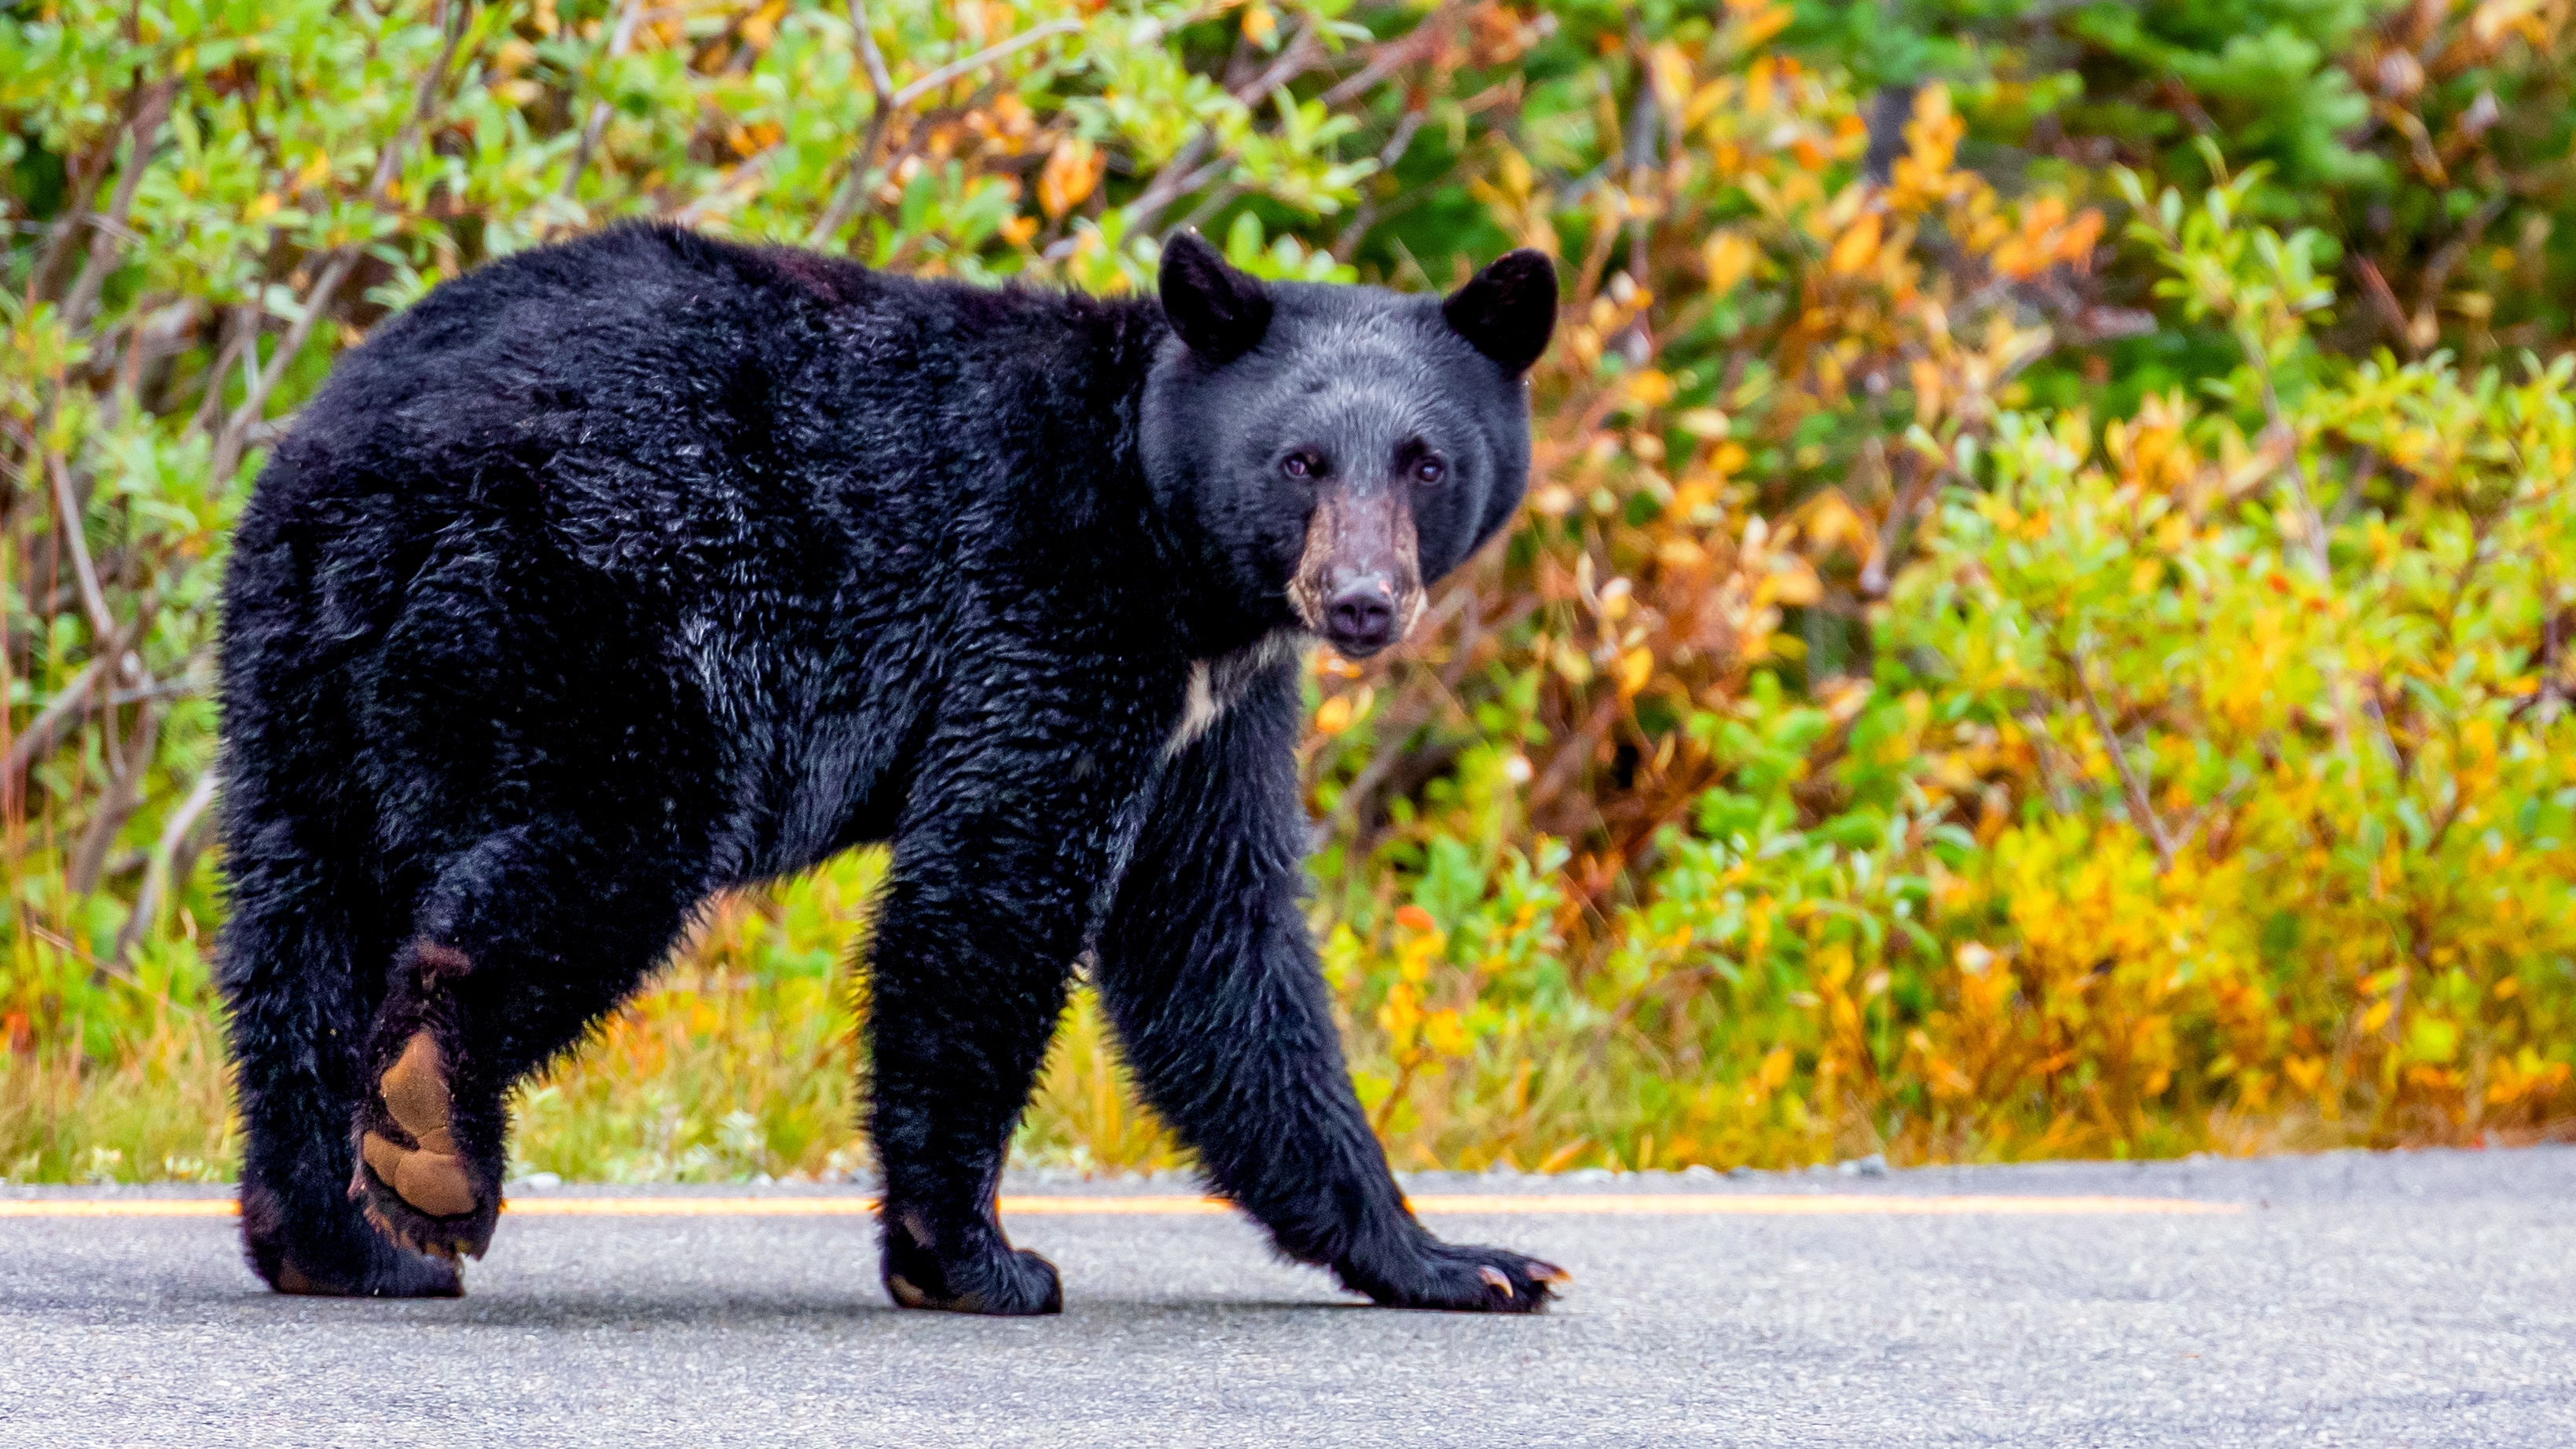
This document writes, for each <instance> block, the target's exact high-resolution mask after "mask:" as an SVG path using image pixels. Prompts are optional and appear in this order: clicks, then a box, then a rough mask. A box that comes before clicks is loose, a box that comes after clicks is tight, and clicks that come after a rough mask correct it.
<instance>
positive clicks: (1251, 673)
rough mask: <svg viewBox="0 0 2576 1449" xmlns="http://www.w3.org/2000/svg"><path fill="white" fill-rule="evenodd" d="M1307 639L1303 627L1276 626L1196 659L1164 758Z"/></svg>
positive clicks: (1183, 745)
mask: <svg viewBox="0 0 2576 1449" xmlns="http://www.w3.org/2000/svg"><path fill="white" fill-rule="evenodd" d="M1306 642H1307V636H1306V635H1305V634H1304V633H1303V632H1302V631H1299V630H1295V629H1277V630H1273V631H1272V632H1270V633H1268V634H1265V635H1263V636H1262V637H1261V639H1260V640H1259V641H1258V642H1256V643H1253V644H1249V645H1246V646H1245V647H1243V648H1241V649H1237V650H1235V651H1234V652H1233V653H1231V654H1225V655H1220V656H1218V657H1217V658H1214V659H1200V660H1195V661H1193V662H1192V663H1191V665H1190V677H1189V682H1188V683H1187V684H1185V685H1183V686H1182V688H1181V716H1180V719H1179V721H1178V722H1177V723H1175V724H1174V725H1173V726H1172V733H1171V735H1170V737H1169V738H1167V739H1165V740H1164V741H1163V758H1165V759H1167V760H1168V759H1171V758H1173V757H1174V756H1176V755H1178V754H1180V753H1181V751H1183V750H1186V749H1188V748H1189V747H1190V746H1191V745H1192V744H1193V743H1195V742H1196V741H1197V740H1198V738H1199V736H1201V735H1203V734H1206V733H1207V732H1208V731H1209V730H1211V729H1213V728H1215V727H1216V722H1217V721H1218V720H1221V719H1223V718H1225V712H1226V711H1227V710H1228V709H1230V708H1232V707H1233V706H1234V705H1235V703H1236V702H1237V701H1239V700H1241V699H1242V698H1243V696H1244V695H1245V694H1246V693H1248V692H1250V690H1251V689H1252V683H1253V681H1254V680H1256V679H1258V678H1260V677H1261V673H1262V671H1263V670H1265V669H1269V668H1271V667H1273V666H1275V665H1280V664H1286V663H1289V662H1291V661H1293V660H1295V659H1296V657H1297V654H1298V651H1300V650H1301V649H1303V648H1304V647H1305V645H1306Z"/></svg>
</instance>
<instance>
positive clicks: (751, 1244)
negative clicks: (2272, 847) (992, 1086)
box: [0, 1148, 2576, 1449]
mask: <svg viewBox="0 0 2576 1449" xmlns="http://www.w3.org/2000/svg"><path fill="white" fill-rule="evenodd" d="M1411 1189H1412V1191H1413V1192H1414V1194H1415V1195H1416V1198H1417V1201H1419V1202H1421V1203H1422V1204H1424V1205H1425V1207H1426V1209H1427V1211H1426V1217H1427V1218H1429V1220H1430V1221H1431V1222H1432V1224H1433V1226H1434V1227H1435V1229H1437V1230H1438V1231H1440V1232H1442V1233H1444V1234H1446V1235H1449V1236H1452V1237H1458V1238H1464V1239H1471V1240H1480V1241H1488V1242H1501V1243H1507V1244H1509V1245H1510V1246H1512V1247H1515V1248H1519V1249H1521V1250H1523V1251H1526V1252H1530V1253H1534V1254H1537V1255H1540V1256H1542V1257H1545V1258H1548V1259H1550V1260H1552V1261H1554V1262H1558V1263H1561V1264H1564V1265H1565V1266H1566V1267H1568V1268H1569V1269H1571V1270H1572V1271H1573V1272H1574V1274H1575V1282H1574V1283H1573V1284H1572V1286H1571V1288H1570V1289H1569V1291H1568V1292H1567V1295H1566V1297H1565V1299H1564V1301H1563V1302H1562V1303H1561V1304H1560V1305H1559V1306H1558V1307H1557V1308H1556V1309H1554V1310H1553V1311H1551V1312H1550V1313H1548V1314H1546V1315H1545V1316H1543V1317H1538V1318H1514V1319H1493V1318H1480V1317H1467V1316H1450V1315H1426V1314H1410V1313H1393V1312H1386V1311H1381V1310H1376V1309H1370V1308H1365V1307H1355V1306H1352V1305H1351V1301H1350V1300H1349V1299H1347V1298H1346V1297H1345V1296H1344V1295H1342V1294H1340V1293H1338V1292H1337V1291H1335V1290H1334V1288H1333V1287H1332V1285H1331V1284H1330V1283H1329V1282H1328V1281H1327V1280H1326V1279H1325V1278H1324V1277H1323V1276H1322V1275H1321V1274H1319V1273H1316V1272H1314V1271H1312V1270H1308V1269H1302V1268H1295V1267H1290V1266H1286V1265H1282V1264H1279V1263H1277V1262H1274V1261H1273V1260H1271V1259H1270V1258H1269V1257H1268V1255H1267V1254H1266V1252H1265V1251H1264V1249H1263V1246H1262V1244H1261V1241H1260V1239H1259V1238H1258V1236H1257V1235H1256V1234H1255V1233H1254V1231H1253V1230H1252V1229H1251V1228H1250V1227H1249V1226H1247V1225H1246V1224H1245V1223H1244V1222H1242V1221H1241V1220H1240V1219H1238V1218H1235V1217H1232V1216H1228V1215H1224V1214H1221V1213H1208V1212H1195V1211H1189V1210H1188V1209H1189V1208H1191V1207H1192V1205H1193V1204H1192V1202H1191V1200H1190V1199H1188V1198H1186V1197H1175V1196H1174V1194H1176V1193H1180V1192H1183V1191H1185V1189H1184V1188H1183V1187H1182V1185H1180V1184H1177V1183H1171V1182H1166V1183H1162V1184H1155V1185H1143V1186H1139V1185H1136V1184H1125V1185H1095V1186H1085V1185H1081V1184H1068V1183H1062V1182H1033V1181H1027V1180H1015V1181H1014V1182H1013V1183H1012V1184H1010V1185H1009V1186H1008V1187H1007V1188H1006V1191H1008V1192H1010V1193H1012V1194H1013V1195H1014V1196H1015V1197H1018V1196H1027V1195H1038V1196H1039V1197H1040V1198H1041V1200H1040V1201H1038V1202H1035V1203H1031V1204H1027V1205H1025V1207H1024V1208H1023V1210H1021V1211H1018V1212H1013V1213H1011V1214H1010V1215H1009V1217H1010V1227H1011V1230H1012V1233H1013V1235H1014V1237H1015V1238H1016V1239H1017V1240H1018V1241H1019V1242H1020V1243H1021V1244H1022V1245H1023V1246H1027V1247H1034V1248H1037V1249H1039V1250H1040V1251H1042V1252H1045V1253H1046V1254H1047V1255H1048V1256H1050V1257H1051V1258H1053V1259H1054V1261H1055V1262H1056V1264H1057V1265H1058V1266H1059V1267H1060V1268H1061V1269H1062V1270H1063V1274H1064V1284H1065V1298H1066V1311H1065V1313H1064V1315H1063V1316H1062V1317H1058V1318H1049V1319H1037V1320H1015V1321H999V1320H990V1319H974V1318H961V1317H953V1316H948V1315H941V1314H919V1313H905V1312H898V1311H896V1310H894V1309H893V1308H891V1307H890V1306H889V1305H888V1304H887V1302H886V1300H885V1297H884V1295H883V1293H882V1291H881V1290H880V1289H879V1287H878V1286H877V1276H876V1268H875V1262H874V1252H873V1248H872V1245H871V1241H870V1233H869V1223H868V1220H867V1219H866V1217H865V1216H863V1215H861V1214H860V1213H858V1212H856V1211H854V1210H853V1209H856V1208H858V1207H859V1206H860V1205H861V1204H860V1201H859V1194H858V1193H857V1192H856V1191H855V1190H854V1189H839V1190H832V1189H803V1190H801V1191H800V1190H796V1189H785V1188H780V1189H746V1188H712V1189H658V1190H655V1189H632V1188H628V1189H605V1188H594V1189H569V1188H568V1189H559V1190H554V1191H550V1192H545V1193H536V1192H524V1193H522V1194H520V1195H519V1196H518V1197H517V1198H516V1199H514V1201H516V1202H517V1203H518V1204H520V1206H521V1207H522V1208H524V1209H525V1210H524V1211H522V1210H517V1209H514V1211H513V1213H512V1214H511V1215H510V1216H507V1217H505V1218H504V1219H503V1220H502V1223H501V1230H500V1233H499V1236H498V1238H497V1239H496V1241H495V1243H494V1247H493V1251H492V1254H491V1256H490V1257H489V1258H488V1259H486V1260H485V1261H483V1262H481V1263H478V1264H471V1265H469V1267H468V1273H467V1289H468V1296H467V1297H466V1298H464V1299H462V1300H456V1301H445V1302H412V1303H379V1302H349V1301H331V1300H315V1299H295V1298H281V1297H276V1296H273V1295H270V1294H268V1293H266V1292H264V1291H261V1290H260V1288H259V1287H258V1285H257V1284H256V1283H255V1282H254V1280H253V1279H252V1278H251V1277H250V1275H249V1273H248V1271H247V1270H246V1269H245V1268H244V1267H243V1266H242V1265H241V1263H240V1260H239V1258H238V1256H237V1254H236V1252H235V1250H234V1246H233V1229H234V1224H233V1222H232V1221H231V1220H230V1219H229V1218H225V1217H221V1216H215V1215H213V1214H215V1213H218V1212H221V1211H222V1210H223V1209H222V1207H221V1204H219V1203H208V1202H205V1201H203V1200H202V1198H203V1190H200V1193H199V1197H200V1200H199V1201H197V1202H195V1203H189V1202H186V1201H179V1202H176V1203H175V1204H174V1203H173V1201H172V1198H171V1195H170V1193H169V1191H168V1190H162V1191H161V1192H157V1193H156V1192H150V1191H146V1190H139V1189H126V1190H123V1191H121V1192H109V1193H104V1194H103V1193H102V1191H101V1190H97V1189H91V1190H71V1189H51V1190H47V1189H28V1188H17V1189H7V1188H0V1443H5V1444H12V1445H15V1444H43V1445H122V1444H132V1445H149V1446H154V1449H178V1446H192V1445H201V1444H203V1445H214V1444H261V1445H307V1444H312V1445H325V1444H328V1445H342V1444H345V1445H362V1446H405V1449H412V1446H432V1445H448V1444H460V1445H478V1444H496V1445H497V1444H509V1445H513V1446H517V1445H554V1444H567V1445H569V1444H604V1445H615V1446H619V1449H637V1446H643V1445H652V1444H686V1445H702V1444H745V1445H762V1446H766V1445H803V1444H816V1445H825V1444H828V1445H833V1446H862V1445H877V1444H885V1445H904V1446H941V1445H1057V1444H1076V1445H1106V1446H1128V1445H1190V1446H1198V1445H1270V1444H1278V1445H1300V1446H1304V1445H1339V1444H1354V1445H1357V1444H1368V1445H1417V1444H1418V1445H1485V1444H1493V1445H1513V1446H1521V1445H1558V1444H1565V1445H1576V1444H1580V1445H1657V1444H1688V1445H1732V1444H1747V1445H1767V1444H1783V1445H1846V1444H1847V1445H1871V1446H1877V1445H1897V1444H1931V1445H1989V1444H1994V1445H2003V1444H2009V1445H2084V1446H2096V1445H2158V1446H2163V1445H2178V1446H2180V1445H2187V1446H2216V1445H2272V1444H2347V1445H2374V1446H2375V1445H2419V1446H2429V1445H2462V1446H2468V1445H2476V1446H2517V1445H2529V1446H2549V1449H2566V1446H2570V1445H2576V1149H2571V1148H2540V1149H2532V1150H2527V1151H2519V1152H2502V1151H2499V1152H2470V1153H2416V1154H2400V1155H2393V1156H2364V1155H2360V1154H2335V1155H2330V1156H2324V1157H2311V1158H2288V1159H2274V1160H2269V1161H2260V1162H2222V1161H2195V1162H2185V1163H2163V1164H2152V1165H2143V1166H2132V1165H2126V1164H2079V1165H2054V1166H2035V1167H2015V1168H1981V1169H1961V1170H1926V1171H1918V1172H1898V1173H1895V1174H1892V1175H1886V1176H1862V1175H1857V1174H1850V1173H1832V1172H1822V1173H1814V1172H1811V1173H1795V1174H1776V1175H1774V1174H1756V1175H1753V1176H1750V1177H1743V1176H1738V1177H1729V1178H1720V1179H1714V1180H1711V1179H1706V1178H1698V1177H1692V1178H1682V1177H1664V1176H1660V1175H1653V1174H1649V1175H1643V1176H1639V1177H1632V1178H1624V1179H1617V1180H1609V1181H1603V1180H1598V1179H1593V1180H1568V1179H1563V1178H1559V1179H1551V1180H1546V1181H1541V1180H1537V1179H1528V1178H1522V1179H1508V1178H1505V1179H1497V1178H1491V1177H1485V1178H1465V1177H1447V1176H1441V1175H1436V1174H1435V1175H1425V1176H1424V1177H1422V1178H1418V1179H1414V1180H1412V1182H1411ZM641 1193H652V1194H655V1196H653V1197H652V1198H651V1199H650V1200H647V1201H643V1202H637V1201H634V1199H635V1198H636V1197H637V1196H638V1194H641ZM603 1197H607V1198H612V1199H623V1200H624V1201H623V1203H622V1205H621V1204H620V1203H619V1202H610V1203H607V1204H605V1206H606V1207H607V1208H608V1209H609V1210H608V1211H605V1212H585V1211H580V1210H579V1209H580V1208H581V1207H582V1206H584V1205H585V1204H587V1205H588V1206H590V1207H593V1208H597V1207H601V1206H603V1205H602V1204H601V1203H600V1202H599V1201H598V1200H599V1199H601V1198H603ZM747 1197H756V1198H757V1201H755V1202H751V1203H749V1204H746V1202H745V1199H746V1198H747ZM1140 1197H1141V1198H1142V1199H1145V1200H1140ZM674 1198H677V1199H680V1201H676V1202H675V1201H673V1200H672V1199H674ZM709 1199H715V1200H714V1201H709ZM1103 1199H1110V1201H1106V1202H1104V1201H1103ZM2106 1200H2111V1201H2106ZM138 1204H139V1206H138ZM549 1209H550V1210H549ZM750 1209H758V1211H752V1210H750ZM1110 1209H1124V1210H1110ZM174 1214H189V1215H174Z"/></svg>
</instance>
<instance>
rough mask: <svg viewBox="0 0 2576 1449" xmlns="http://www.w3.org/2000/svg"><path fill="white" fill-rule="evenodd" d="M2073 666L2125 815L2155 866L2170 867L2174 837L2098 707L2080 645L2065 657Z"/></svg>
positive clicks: (2108, 719) (2099, 705) (2098, 701)
mask: <svg viewBox="0 0 2576 1449" xmlns="http://www.w3.org/2000/svg"><path fill="white" fill-rule="evenodd" d="M2068 662H2069V663H2070V664H2072V665H2073V666H2074V670H2075V687H2076V689H2078V690H2079V691H2081V692H2082V693H2083V695H2084V712H2085V713H2086V714H2088V715H2090V716H2092V718H2093V729H2094V732H2095V733H2096V734H2099V735H2100V736H2101V737H2102V748H2103V749H2105V750H2107V751H2109V752H2110V755H2111V763H2112V764H2113V765H2115V766H2117V767H2118V768H2119V771H2120V789H2121V791H2122V793H2123V794H2125V795H2126V796H2127V797H2128V804H2129V818H2130V820H2131V821H2132V822H2133V823H2135V824H2136V825H2137V827H2138V829H2139V831H2140V832H2141V833H2142V834H2144V835H2145V836H2146V837H2147V843H2148V844H2150V845H2152V846H2154V847H2155V848H2156V869H2157V870H2158V871H2159V872H2164V871H2170V870H2172V869H2173V864H2174V849H2175V847H2174V839H2173V836H2172V835H2171V834H2170V833H2168V832H2167V831H2166V829H2165V823H2164V821H2163V820H2161V819H2159V818H2158V817H2157V815H2156V806H2155V801H2154V800H2153V799H2151V798H2150V797H2149V796H2148V794H2147V782H2146V781H2145V780H2143V779H2141V778H2139V776H2138V772H2137V770H2136V768H2135V767H2134V766H2132V765H2130V763H2129V752H2128V749H2127V747H2125V746H2123V745H2122V744H2121V743H2120V736H2119V734H2118V732H2116V731H2114V730H2113V729H2112V728H2111V717H2110V716H2109V715H2108V714H2105V713H2104V712H2103V710H2102V701H2101V700H2100V699H2099V698H2097V697H2096V696H2095V695H2094V693H2093V680H2092V670H2091V668H2090V661H2089V660H2088V659H2087V658H2086V657H2085V653H2084V651H2083V649H2081V648H2080V647H2079V648H2078V649H2077V650H2076V651H2075V653H2074V656H2073V657H2072V658H2071V659H2070V660H2069V661H2068Z"/></svg>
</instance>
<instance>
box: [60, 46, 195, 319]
mask: <svg viewBox="0 0 2576 1449" xmlns="http://www.w3.org/2000/svg"><path fill="white" fill-rule="evenodd" d="M176 86H177V82H175V81H166V80H165V81H159V82H156V83H155V84H154V85H153V86H152V88H151V89H150V90H147V91H145V92H144V94H143V104H142V107H141V109H139V110H138V111H136V112H135V115H134V124H133V126H132V127H130V128H129V129H130V132H131V134H132V135H133V137H134V150H133V151H132V153H131V154H129V155H128V156H127V157H126V159H125V171H124V173H123V174H121V175H119V176H118V177H117V178H116V194H115V195H114V196H113V197H111V198H109V200H108V203H107V214H106V215H105V216H100V217H92V218H90V226H91V229H92V230H93V231H95V232H96V233H97V235H96V236H95V237H94V238H93V239H92V240H91V241H90V244H89V256H88V257H87V258H86V259H85V260H84V261H83V262H82V263H81V269H80V276H79V277H78V278H77V279H75V280H74V281H73V282H72V290H71V296H70V297H69V298H68V299H67V300H65V301H64V303H63V325H64V327H65V328H66V329H67V330H69V331H72V332H78V331H80V330H81V328H82V327H83V326H85V325H87V324H88V322H89V314H90V309H91V308H93V307H96V306H97V305H98V294H99V289H100V288H102V287H104V286H106V285H107V274H108V273H109V272H111V271H113V270H115V267H116V257H117V250H118V245H119V243H121V242H122V241H124V240H125V239H126V238H127V237H129V236H131V235H133V233H132V232H130V231H128V230H126V226H125V218H126V215H127V214H128V213H129V212H131V211H132V210H133V209H134V191H135V188H136V187H138V186H140V185H141V184H142V183H143V173H144V171H145V169H147V168H148V167H150V166H151V164H152V148H153V147H154V146H156V145H158V144H159V143H160V140H161V123H162V122H163V121H166V120H168V119H169V117H170V97H171V94H172V92H173V90H174V89H175V88H176Z"/></svg>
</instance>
